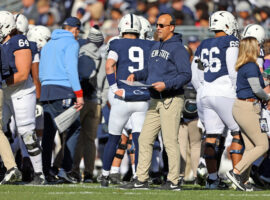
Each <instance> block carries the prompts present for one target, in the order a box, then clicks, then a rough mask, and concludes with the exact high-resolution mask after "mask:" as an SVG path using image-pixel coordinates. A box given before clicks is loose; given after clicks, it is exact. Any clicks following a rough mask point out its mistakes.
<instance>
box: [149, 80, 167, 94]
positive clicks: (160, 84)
mask: <svg viewBox="0 0 270 200" xmlns="http://www.w3.org/2000/svg"><path fill="white" fill-rule="evenodd" d="M152 86H153V88H154V89H155V90H156V91H158V92H162V91H163V90H165V88H166V86H165V83H164V82H156V83H153V84H152Z"/></svg>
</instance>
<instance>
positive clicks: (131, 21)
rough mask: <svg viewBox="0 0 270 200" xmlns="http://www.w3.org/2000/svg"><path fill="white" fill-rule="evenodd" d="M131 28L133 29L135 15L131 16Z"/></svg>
mask: <svg viewBox="0 0 270 200" xmlns="http://www.w3.org/2000/svg"><path fill="white" fill-rule="evenodd" d="M130 18H131V19H130V21H131V28H133V14H130Z"/></svg>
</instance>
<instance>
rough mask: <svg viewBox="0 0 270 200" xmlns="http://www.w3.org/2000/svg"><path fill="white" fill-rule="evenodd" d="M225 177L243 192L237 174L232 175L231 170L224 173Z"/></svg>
mask: <svg viewBox="0 0 270 200" xmlns="http://www.w3.org/2000/svg"><path fill="white" fill-rule="evenodd" d="M226 175H227V177H228V178H229V179H230V180H231V181H232V182H233V184H235V185H236V187H237V188H238V189H240V190H242V191H245V190H246V188H245V185H244V184H243V183H242V181H241V176H240V175H239V174H235V173H233V170H230V171H228V172H227V173H226Z"/></svg>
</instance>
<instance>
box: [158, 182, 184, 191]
mask: <svg viewBox="0 0 270 200" xmlns="http://www.w3.org/2000/svg"><path fill="white" fill-rule="evenodd" d="M160 189H161V190H174V191H180V190H181V187H180V186H179V184H173V183H172V182H171V181H166V183H164V184H162V185H161V187H160Z"/></svg>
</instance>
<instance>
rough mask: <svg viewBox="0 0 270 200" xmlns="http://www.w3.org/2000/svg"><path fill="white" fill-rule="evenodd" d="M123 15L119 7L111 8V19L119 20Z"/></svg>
mask: <svg viewBox="0 0 270 200" xmlns="http://www.w3.org/2000/svg"><path fill="white" fill-rule="evenodd" d="M122 17H123V13H122V11H121V10H120V9H118V8H112V10H111V19H112V20H117V21H119V20H120V19H121V18H122Z"/></svg>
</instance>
